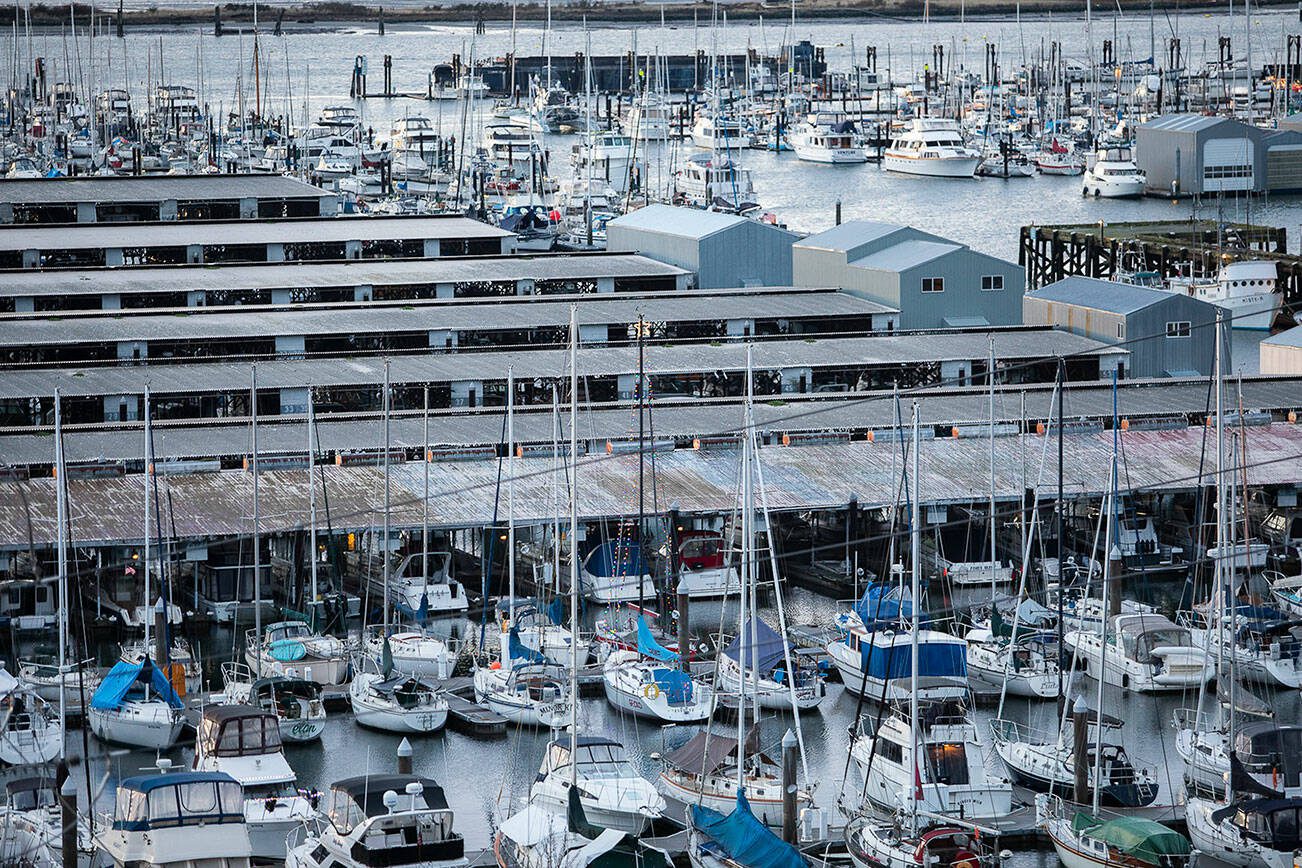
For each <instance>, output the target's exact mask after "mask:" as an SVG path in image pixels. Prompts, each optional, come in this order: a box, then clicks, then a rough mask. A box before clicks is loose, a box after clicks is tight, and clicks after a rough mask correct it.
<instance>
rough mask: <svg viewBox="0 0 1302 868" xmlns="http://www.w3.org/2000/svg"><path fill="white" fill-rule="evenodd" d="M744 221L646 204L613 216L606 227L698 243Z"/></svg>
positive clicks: (712, 212) (688, 209)
mask: <svg viewBox="0 0 1302 868" xmlns="http://www.w3.org/2000/svg"><path fill="white" fill-rule="evenodd" d="M745 222H746V218H745V217H739V216H737V215H736V214H720V213H719V212H717V211H703V210H701V209H700V208H677V207H674V206H673V205H648V206H647V207H645V208H639V209H637V210H636V211H630V212H629V213H627V214H624V215H621V216H619V217H616V218H615V219H614V220H612V221H610V223H609V224H608V225H609V226H614V227H617V228H619V229H636V230H637V231H639V232H655V233H657V234H659V235H674V236H677V237H681V238H691V239H695V240H698V241H699V240H700V239H702V238H707V237H709V236H711V235H714V234H716V233H718V232H722V231H724V230H725V229H729V228H731V227H733V226H738V225H740V224H743V223H745Z"/></svg>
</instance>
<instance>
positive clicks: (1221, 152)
mask: <svg viewBox="0 0 1302 868" xmlns="http://www.w3.org/2000/svg"><path fill="white" fill-rule="evenodd" d="M1246 165H1251V166H1253V175H1254V177H1248V178H1208V177H1207V170H1208V169H1209V168H1213V167H1216V166H1246ZM1256 166H1257V148H1256V142H1255V141H1253V138H1252V137H1251V136H1247V135H1244V136H1242V137H1239V136H1235V137H1228V136H1218V137H1216V138H1209V139H1207V140H1206V141H1205V142H1204V143H1203V146H1202V167H1203V175H1202V189H1203V190H1204V191H1205V192H1220V191H1237V190H1253V189H1256V177H1255V175H1256V173H1257V169H1256Z"/></svg>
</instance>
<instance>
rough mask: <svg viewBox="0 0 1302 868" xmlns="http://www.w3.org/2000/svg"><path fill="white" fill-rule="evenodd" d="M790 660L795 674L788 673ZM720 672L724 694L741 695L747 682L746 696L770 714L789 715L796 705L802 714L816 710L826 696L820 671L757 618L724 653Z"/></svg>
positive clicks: (719, 664)
mask: <svg viewBox="0 0 1302 868" xmlns="http://www.w3.org/2000/svg"><path fill="white" fill-rule="evenodd" d="M750 640H753V641H750ZM752 644H753V645H754V646H755V647H754V649H752V647H751V646H752ZM788 660H790V662H791V663H792V664H793V665H794V667H795V670H794V671H793V672H792V671H788V670H787V663H788ZM717 669H718V677H719V686H720V687H721V688H722V689H723V690H724V691H726V692H728V693H737V694H740V693H741V692H742V689H743V687H742V681H743V680H744V681H745V682H746V683H745V688H744V689H745V692H746V693H748V694H750V695H751V696H753V697H754V698H755V699H756V700H757V701H758V702H759V704H760V707H761V708H766V709H769V710H771V711H790V710H791V707H792V703H793V702H794V704H795V707H796V708H799V709H801V710H806V709H810V708H815V707H817V706H818V704H819V703H820V702H822V701H823V697H824V696H825V695H826V692H827V688H826V687H825V685H824V684H823V679H822V677H821V676H820V675H819V672H818V668H817V667H815V666H811V665H807V664H805V663H804V662H803V661H802V660H801V659H800V658H799V657H796V656H794V655H792V654H791V651H790V648H789V647H787V643H786V640H785V639H783V638H782V636H780V635H779V634H778V633H777V631H775V630H774V629H773V628H772V627H770V626H769V625H768V624H765V623H764V622H763V621H762V620H760V619H759V618H758V617H752V618H751V619H750V620H749V621H748V622H747V623H746V624H745V625H743V626H742V629H741V630H740V631H739V633H738V635H737V637H736V638H735V639H733V640H732V642H731V643H729V644H728V646H727V647H725V648H724V649H723V651H722V652H721V653H720V655H719V660H718V664H717ZM755 673H758V677H757V676H756V674H755Z"/></svg>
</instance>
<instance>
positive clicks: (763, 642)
mask: <svg viewBox="0 0 1302 868" xmlns="http://www.w3.org/2000/svg"><path fill="white" fill-rule="evenodd" d="M752 646H754V647H753V648H752ZM723 653H724V654H726V655H728V657H729V658H730V659H732V660H735V661H736V662H737V664H738V665H739V666H741V668H742V669H749V668H750V665H751V663H752V662H753V661H754V660H755V659H756V657H758V660H759V671H760V672H770V671H772V670H773V668H774V667H776V666H777V665H778V664H779V663H782V662H783V660H784V659H785V657H786V643H785V642H783V641H782V637H781V636H779V635H778V633H777V631H776V630H774V629H773V628H772V627H770V626H769V625H768V624H765V623H764V622H763V621H761V620H760V619H759V618H751V619H750V620H749V621H747V622H746V629H745V630H743V631H742V632H741V635H739V636H738V637H737V638H736V639H733V640H732V642H731V644H729V645H728V647H727V648H724V649H723Z"/></svg>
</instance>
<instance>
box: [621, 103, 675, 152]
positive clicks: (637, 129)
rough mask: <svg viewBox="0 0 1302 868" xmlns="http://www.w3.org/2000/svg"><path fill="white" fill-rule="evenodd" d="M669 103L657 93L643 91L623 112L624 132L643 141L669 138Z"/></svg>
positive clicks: (659, 140)
mask: <svg viewBox="0 0 1302 868" xmlns="http://www.w3.org/2000/svg"><path fill="white" fill-rule="evenodd" d="M669 121H670V115H669V105H668V104H667V103H666V102H665V101H664V99H663V98H661V97H660V95H659V94H655V93H650V92H644V93H643V94H642V96H641V97H639V98H638V99H636V100H634V102H633V104H632V105H631V106H629V108H628V111H627V112H625V114H624V123H623V128H624V133H625V135H628V136H631V137H633V138H635V139H637V140H639V141H643V142H662V141H666V140H668V138H669Z"/></svg>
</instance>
